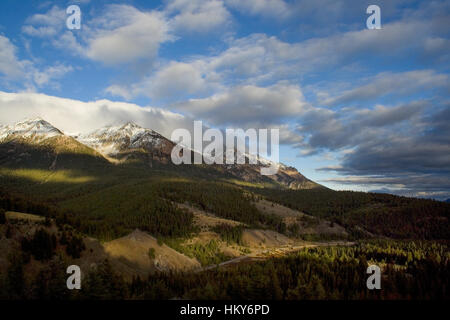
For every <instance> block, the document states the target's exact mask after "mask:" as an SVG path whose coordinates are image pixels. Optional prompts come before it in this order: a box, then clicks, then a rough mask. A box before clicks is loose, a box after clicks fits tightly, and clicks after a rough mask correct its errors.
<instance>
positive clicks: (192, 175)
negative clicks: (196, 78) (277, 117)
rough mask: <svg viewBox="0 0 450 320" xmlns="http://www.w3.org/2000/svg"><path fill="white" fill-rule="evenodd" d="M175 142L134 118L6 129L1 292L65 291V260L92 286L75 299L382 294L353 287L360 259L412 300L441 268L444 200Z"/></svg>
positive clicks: (0, 147)
mask: <svg viewBox="0 0 450 320" xmlns="http://www.w3.org/2000/svg"><path fill="white" fill-rule="evenodd" d="M172 147H173V142H171V141H170V140H168V139H166V138H165V137H163V136H161V135H159V134H158V133H156V132H154V131H153V130H150V129H145V128H141V127H139V126H137V125H135V124H132V123H126V124H123V125H117V126H110V127H106V128H102V129H99V130H96V131H94V132H93V133H91V134H88V135H84V136H68V135H66V134H64V133H63V132H62V131H61V130H59V129H57V128H55V127H53V126H52V125H51V124H50V123H48V122H46V121H45V120H42V119H32V120H27V121H23V122H20V123H18V124H16V125H11V126H6V127H1V128H0V182H1V184H0V215H1V214H2V212H1V211H2V210H3V211H5V212H6V213H5V219H4V220H5V221H4V222H3V223H2V224H0V239H1V241H0V243H1V251H0V282H1V283H3V284H4V285H3V287H4V288H10V287H11V286H12V285H13V284H14V285H15V286H16V285H17V283H20V286H19V289H20V288H22V289H20V290H19V289H17V290H19V291H17V290H16V291H13V292H9V291H3V292H0V295H3V296H8V295H11V296H8V297H10V298H15V297H20V296H26V297H35V296H36V295H38V296H39V295H42V296H44V297H45V296H53V295H55V294H61V292H60V291H61V290H62V289H61V288H58V285H61V283H64V282H61V281H63V280H64V278H65V275H64V272H63V271H64V268H63V266H64V265H70V264H76V265H79V266H80V267H81V270H82V273H83V277H84V279H85V280H83V281H86V283H87V285H86V287H87V288H86V291H84V293H67V292H65V293H63V295H62V297H65V298H74V299H75V298H89V297H91V295H92V296H95V297H98V298H100V299H102V298H105V297H110V298H128V299H135V298H149V299H151V298H155V297H158V298H161V297H165V298H167V299H171V298H174V297H178V298H180V297H187V298H191V299H195V298H202V299H209V298H217V299H219V298H232V299H235V298H240V297H242V296H244V295H245V294H247V295H248V297H254V298H267V297H272V298H276V299H281V298H282V299H287V298H289V299H300V298H333V297H334V298H339V299H347V298H352V299H357V298H360V297H371V298H381V296H376V295H373V296H370V294H369V292H367V289H364V288H361V283H364V281H363V280H362V279H363V277H365V270H364V266H365V267H367V265H368V263H369V262H368V261H369V260H371V261H372V263H378V264H380V265H383V268H384V271H385V272H386V273H387V274H389V275H390V278H388V279H387V280H385V281H387V283H391V284H392V286H391V287H388V288H390V289H388V290H387V291H386V293H383V294H384V295H385V296H383V297H384V298H386V297H389V295H392V296H394V297H399V298H400V297H402V298H410V296H408V295H407V290H406V289H405V290H406V291H405V290H403V289H401V288H403V287H402V286H407V287H408V288H410V289H411V290H412V291H413V293H414V294H416V295H417V296H420V295H421V294H424V293H425V292H429V291H424V290H423V289H421V288H422V287H421V286H423V285H424V283H425V282H427V283H428V284H427V285H431V286H434V287H433V288H437V287H439V286H438V285H437V284H436V282H435V281H437V280H436V279H435V278H434V277H435V276H436V277H437V276H438V275H439V276H441V275H442V270H444V269H448V263H449V251H448V240H449V239H450V234H449V233H450V228H449V221H448V219H449V216H450V204H448V203H444V202H438V201H433V200H425V199H413V198H406V197H398V196H393V195H387V194H375V193H362V192H348V191H334V190H330V189H328V188H325V187H323V186H321V185H319V184H317V183H315V182H313V181H311V180H309V179H307V178H306V177H304V176H303V175H302V174H301V173H300V172H298V171H297V170H296V169H294V168H290V167H287V166H285V165H282V164H279V167H280V170H279V172H278V174H277V175H275V176H270V177H265V176H261V175H260V174H259V169H260V168H261V166H264V165H265V164H264V162H261V163H258V164H256V165H250V164H243V165H229V166H218V165H180V166H176V165H173V164H171V162H170V150H171V148H172ZM320 266H322V267H320ZM398 266H401V268H400V269H402V270H408V272H407V274H401V273H399V271H398V270H399V268H398ZM427 266H428V267H427ZM424 268H430V269H431V270H434V271H433V272H434V273H433V275H430V273H429V272H428V271H427V272H426V274H427V276H423V273H424V272H425V271H424ZM341 269H342V270H341ZM391 269H392V270H391ZM305 270H314V273H313V274H312V273H309V276H306V275H305V272H306V271H305ZM336 270H341V271H342V272H343V273H342V274H340V275H339V274H337V273H336V272H337V271H336ZM357 270H359V271H357ZM252 272H253V273H255V275H252V274H251V273H252ZM308 272H309V271H308ZM355 272H361V274H360V275H353V274H354V273H355ZM108 274H113V275H114V277H113V280H112V284H106V282H105V281H107V279H110V278H111V277H109V276H107V275H108ZM411 274H415V275H422V276H423V277H422V278H420V279H417V280H416V281H419V282H414V280H411V279H410V276H409V275H411ZM244 275H246V277H247V278H245V277H244ZM199 277H204V279H201V278H199ZM305 277H306V278H305ZM427 277H428V278H427ZM333 278H336V280H333V281H338V282H333V281H332V280H331V279H333ZM352 279H353V280H352ZM108 281H109V280H108ZM205 281H207V282H205ZM354 281H363V282H361V283H359V282H358V283H356V282H354ZM443 281H444V283H448V281H449V280H448V276H447V277H445V276H444V278H443ZM177 283H178V284H177ZM258 283H259V284H258ZM302 283H305V287H304V288H303V287H302ZM100 284H101V285H100ZM250 284H251V285H250ZM200 285H202V286H203V287H204V288H206V289H207V290H206V289H205V290H203V291H199V290H200ZM224 285H226V288H228V289H226V292H225V291H224V289H223V286H224ZM110 286H113V287H110ZM261 286H262V287H261ZM308 286H309V287H308ZM96 287H99V289H95V288H96ZM250 287H252V288H253V289H250ZM258 288H259V289H258ZM324 288H328V289H330V291H329V295H326V294H324V293H323V290H322V289H324ZM39 290H40V291H39ZM98 290H100V291H101V290H105V291H101V292H100V291H98ZM208 290H210V291H211V292H209V291H208ZM252 290H253V291H252ZM402 290H403V291H402ZM208 292H209V293H208ZM435 292H438V291H435ZM439 292H440V291H439ZM264 294H265V295H264ZM436 294H438V293H436ZM439 294H440V295H447V291H446V289H444V292H441V293H439Z"/></svg>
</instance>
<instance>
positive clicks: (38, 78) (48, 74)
mask: <svg viewBox="0 0 450 320" xmlns="http://www.w3.org/2000/svg"><path fill="white" fill-rule="evenodd" d="M71 71H73V68H72V66H66V65H62V64H57V65H54V66H50V67H47V68H45V69H44V70H42V71H40V70H35V72H33V80H34V83H36V85H37V86H38V87H42V86H44V85H47V84H49V83H51V81H52V80H53V79H59V78H62V77H63V76H64V75H65V74H66V73H69V72H71Z"/></svg>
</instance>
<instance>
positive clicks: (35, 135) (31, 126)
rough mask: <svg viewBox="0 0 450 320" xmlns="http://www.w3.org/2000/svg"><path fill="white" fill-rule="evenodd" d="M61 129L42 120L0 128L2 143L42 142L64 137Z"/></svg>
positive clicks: (36, 119) (28, 120)
mask: <svg viewBox="0 0 450 320" xmlns="http://www.w3.org/2000/svg"><path fill="white" fill-rule="evenodd" d="M63 135H64V133H62V132H61V131H60V130H59V129H57V128H55V127H54V126H52V125H51V124H50V123H48V122H47V121H45V120H43V119H41V118H35V119H27V120H24V121H20V122H17V123H16V124H13V125H7V126H2V127H0V141H4V140H10V139H17V138H24V139H31V140H33V141H35V142H41V141H43V140H46V139H48V138H52V137H55V136H63Z"/></svg>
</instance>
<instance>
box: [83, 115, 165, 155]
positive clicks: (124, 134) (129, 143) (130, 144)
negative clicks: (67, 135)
mask: <svg viewBox="0 0 450 320" xmlns="http://www.w3.org/2000/svg"><path fill="white" fill-rule="evenodd" d="M77 140H78V141H79V142H81V143H83V144H85V145H87V146H90V147H91V148H94V149H96V150H97V151H99V152H101V153H103V154H107V155H115V154H117V153H119V152H121V151H125V150H130V149H140V148H143V149H146V150H149V149H158V148H159V147H161V146H162V145H163V144H164V142H168V140H167V139H166V138H164V137H163V136H162V135H160V134H159V133H157V132H155V131H153V130H150V129H145V128H142V127H140V126H138V125H137V124H135V123H132V122H128V123H126V124H123V125H118V126H107V127H103V128H101V129H98V130H95V131H93V132H91V133H89V134H86V135H79V136H78V137H77Z"/></svg>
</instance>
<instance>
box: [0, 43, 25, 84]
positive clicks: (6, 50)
mask: <svg viewBox="0 0 450 320" xmlns="http://www.w3.org/2000/svg"><path fill="white" fill-rule="evenodd" d="M16 51H17V48H16V46H15V45H14V44H12V43H11V41H9V39H8V38H7V37H5V36H2V35H0V74H3V75H5V76H7V77H12V78H17V77H20V76H22V75H23V62H21V61H19V59H18V58H17V57H16Z"/></svg>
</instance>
